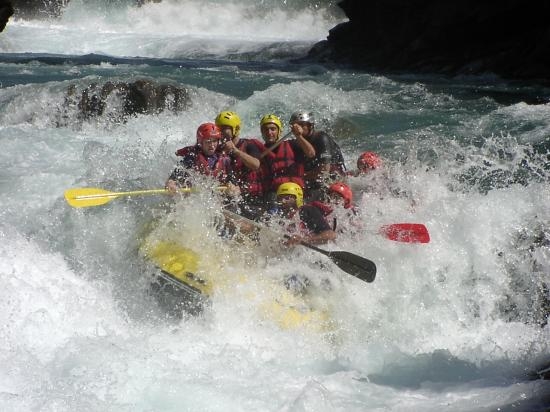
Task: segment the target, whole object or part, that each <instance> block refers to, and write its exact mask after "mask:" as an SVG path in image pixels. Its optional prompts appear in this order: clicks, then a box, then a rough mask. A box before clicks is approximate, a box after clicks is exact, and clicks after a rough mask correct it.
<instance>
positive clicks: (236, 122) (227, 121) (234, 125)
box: [215, 111, 241, 136]
mask: <svg viewBox="0 0 550 412" xmlns="http://www.w3.org/2000/svg"><path fill="white" fill-rule="evenodd" d="M215 122H216V126H218V127H219V128H222V127H223V126H229V127H231V131H232V132H233V136H238V135H239V131H240V130H241V119H240V118H239V116H238V115H237V113H235V112H228V111H226V112H221V113H220V114H219V115H217V116H216V120H215Z"/></svg>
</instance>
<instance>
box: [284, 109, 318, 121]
mask: <svg viewBox="0 0 550 412" xmlns="http://www.w3.org/2000/svg"><path fill="white" fill-rule="evenodd" d="M296 122H306V123H310V124H312V125H314V124H315V117H314V116H313V113H311V112H306V111H304V110H298V111H296V112H294V113H292V115H291V116H290V124H293V123H296Z"/></svg>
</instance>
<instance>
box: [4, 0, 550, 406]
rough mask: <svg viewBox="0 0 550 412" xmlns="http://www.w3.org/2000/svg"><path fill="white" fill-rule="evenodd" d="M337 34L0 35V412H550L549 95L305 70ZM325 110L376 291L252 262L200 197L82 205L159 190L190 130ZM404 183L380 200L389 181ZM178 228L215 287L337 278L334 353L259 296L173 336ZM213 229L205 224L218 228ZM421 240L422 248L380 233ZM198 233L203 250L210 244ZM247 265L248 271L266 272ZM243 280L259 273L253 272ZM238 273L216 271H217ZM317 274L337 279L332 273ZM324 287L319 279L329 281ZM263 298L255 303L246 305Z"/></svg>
mask: <svg viewBox="0 0 550 412" xmlns="http://www.w3.org/2000/svg"><path fill="white" fill-rule="evenodd" d="M342 21H345V16H343V14H342V13H341V11H339V10H338V8H337V7H336V6H335V5H334V4H333V3H332V2H314V3H311V2H300V1H275V0H266V1H261V2H253V1H245V0H240V1H238V0H229V1H225V2H220V1H213V0H208V1H196V0H188V1H175V0H172V1H166V0H165V1H162V2H161V3H149V4H147V5H144V6H143V7H136V6H134V5H133V2H125V1H98V2H85V1H83V0H82V1H78V0H72V1H71V2H70V4H69V6H67V8H66V9H65V10H64V12H63V14H62V16H61V17H59V18H43V19H37V20H21V19H19V20H18V19H12V20H11V21H10V22H9V23H8V26H7V28H6V30H5V31H4V32H3V33H1V34H0V142H1V146H0V147H1V148H2V150H1V151H0V194H1V196H0V238H1V240H2V241H1V242H0V282H1V284H2V288H1V290H0V320H1V322H0V325H1V326H0V328H1V333H0V348H1V349H0V360H1V363H2V365H3V367H2V369H1V371H0V409H1V410H3V411H23V410H37V411H75V410H81V411H117V412H118V411H182V410H189V411H249V410H256V411H389V410H391V411H441V410H446V411H487V410H515V411H516V410H520V411H536V410H540V411H543V410H546V409H547V408H549V407H550V388H549V385H548V381H546V380H542V379H539V375H537V373H536V372H537V371H538V370H540V369H541V368H544V367H545V366H546V367H548V364H549V363H550V355H549V341H550V339H549V338H550V327H549V326H548V324H547V320H548V315H549V311H550V292H549V289H548V288H549V284H550V207H549V201H550V185H549V184H548V183H549V177H550V160H549V155H548V152H549V149H550V137H549V136H550V104H549V103H547V102H548V101H549V99H550V90H548V89H547V88H545V87H543V86H539V85H536V84H525V83H517V82H511V81H504V80H502V79H499V78H497V77H493V76H484V77H471V78H470V77H460V78H442V77H437V76H422V77H419V76H414V75H412V74H410V75H406V74H402V75H399V76H396V75H393V76H390V75H382V74H373V73H361V72H355V71H349V70H336V69H334V70H329V69H326V68H324V67H322V66H320V65H316V64H304V63H295V62H293V59H295V58H298V57H301V56H303V55H304V54H305V53H306V52H307V50H308V49H309V48H310V47H311V46H312V45H313V44H314V43H315V42H317V41H319V40H322V39H324V38H325V37H326V35H327V33H328V30H329V29H330V28H331V27H333V26H334V25H336V24H338V23H339V22H342ZM141 79H145V80H148V81H151V82H153V83H154V84H171V85H175V86H177V87H180V88H183V89H186V90H187V92H188V99H189V102H188V103H189V104H188V105H186V107H185V109H184V110H179V111H172V110H164V111H161V112H156V113H152V114H138V115H131V116H124V115H122V114H121V110H122V106H121V102H120V101H117V100H116V99H111V100H109V101H108V104H107V106H106V107H105V110H104V111H103V113H102V114H101V115H98V116H91V117H87V116H82V113H81V112H80V111H79V107H78V106H77V105H68V104H67V96H68V90H71V89H72V90H77V91H78V92H82V91H83V90H84V89H86V88H87V87H89V86H90V85H91V84H99V85H103V84H105V83H107V82H113V83H116V82H134V81H137V80H141ZM298 108H307V109H310V110H312V111H313V112H314V113H315V114H316V116H317V119H318V124H317V127H318V128H319V129H324V130H327V131H329V132H330V133H331V134H332V135H334V136H335V138H336V140H337V141H338V142H339V144H340V146H341V147H342V151H343V153H344V156H345V159H346V165H347V167H348V169H350V170H352V169H354V168H355V161H356V159H357V157H358V155H359V154H360V153H361V152H362V151H365V150H373V151H376V152H378V153H379V154H380V155H381V156H382V158H383V160H384V167H383V170H380V171H376V172H374V173H372V174H370V175H367V176H361V177H355V178H351V180H350V184H351V185H352V187H353V188H354V189H355V191H354V195H355V203H356V205H357V207H358V209H359V210H360V212H361V226H362V230H361V231H360V233H359V234H357V235H356V236H355V237H353V238H351V237H346V236H340V237H339V238H338V240H337V242H336V243H335V244H334V245H330V246H327V248H330V249H335V250H346V251H350V252H352V253H356V254H359V255H361V256H364V257H367V258H368V259H371V260H372V261H374V262H375V263H376V265H377V267H378V274H377V278H376V280H375V281H374V282H373V283H365V282H361V281H360V280H358V279H356V278H353V277H351V276H349V275H347V274H346V273H344V272H342V271H340V270H339V269H338V268H336V267H334V266H330V265H328V266H327V265H321V266H319V261H322V260H323V258H322V256H320V255H319V254H318V253H315V252H313V251H310V250H307V249H304V248H302V249H299V248H298V249H296V250H295V251H293V252H291V253H289V252H285V253H281V254H280V256H278V257H272V256H271V257H267V256H263V255H262V254H261V253H260V252H259V251H254V250H250V251H247V252H249V253H247V254H246V256H247V257H246V258H243V259H242V260H243V261H246V264H242V265H241V263H240V260H239V259H237V260H235V259H234V256H236V255H238V253H241V252H238V251H235V250H233V249H232V248H233V246H228V245H226V244H224V242H223V241H222V240H221V239H220V238H218V237H217V236H216V235H215V229H214V228H212V227H211V226H209V225H208V224H207V222H211V221H212V219H211V218H212V217H214V216H215V215H216V213H217V212H216V210H217V208H216V201H215V200H213V199H212V197H211V195H209V192H208V191H204V192H200V193H197V194H196V196H195V195H193V196H188V197H185V198H181V199H169V198H166V197H164V196H147V197H131V198H126V199H117V200H114V201H112V202H110V203H109V204H108V205H105V206H98V207H93V208H85V209H74V208H71V207H70V206H69V205H67V203H66V202H65V199H64V197H63V193H64V191H65V190H66V189H69V188H75V187H77V188H78V187H88V186H90V187H99V188H104V189H106V190H112V191H129V190H141V189H150V188H162V187H163V185H164V181H165V180H166V178H167V176H168V175H169V174H170V172H171V170H172V168H173V167H174V165H175V164H176V161H177V159H176V157H175V156H174V152H175V150H177V149H178V148H180V147H182V146H185V145H189V144H192V142H193V141H194V135H195V130H196V128H197V126H198V125H199V124H200V123H202V122H205V121H212V120H213V119H214V117H215V115H216V114H217V113H218V112H219V111H221V110H234V111H236V112H237V113H238V114H239V115H240V117H241V119H242V121H243V131H242V135H243V136H244V137H259V119H260V118H261V117H262V116H263V115H264V114H266V113H271V112H273V113H276V114H278V115H280V116H281V117H282V118H283V119H285V120H288V118H289V116H290V114H291V113H292V112H293V111H294V110H296V109H298ZM388 182H389V185H388ZM168 210H170V211H171V213H172V216H175V217H174V218H173V222H175V224H178V225H181V226H180V229H182V230H181V236H182V238H186V239H187V241H188V240H189V239H190V238H192V239H195V238H196V245H197V247H198V248H200V249H202V251H203V253H204V254H205V255H207V256H210V257H212V258H214V257H217V258H219V259H221V261H222V262H224V264H225V267H223V268H221V269H223V272H224V273H226V274H235V276H239V275H242V274H243V273H244V274H246V276H248V277H250V278H251V279H252V280H251V282H250V285H251V286H249V287H250V288H252V292H253V293H255V294H269V291H266V290H262V289H261V287H260V286H259V284H258V285H257V286H254V285H255V282H254V280H253V279H254V276H263V277H265V276H267V277H270V278H271V279H283V277H284V276H286V275H288V274H289V273H300V274H305V275H307V276H308V277H310V278H311V279H312V282H314V283H316V282H317V283H318V282H321V281H322V280H323V279H324V278H329V279H330V281H331V284H332V293H324V294H323V295H322V296H321V295H320V296H318V298H321V297H322V299H324V300H325V301H326V302H328V304H329V305H330V307H331V308H332V315H331V316H332V317H333V318H334V322H335V325H336V333H335V335H336V338H334V337H332V338H330V339H329V338H327V336H326V334H324V333H320V332H316V331H310V330H305V329H291V330H287V329H284V328H280V327H278V326H277V325H276V324H274V323H273V322H270V321H269V320H266V319H263V318H262V317H261V316H259V315H258V312H257V311H256V310H255V308H254V305H253V304H251V303H250V301H249V300H247V299H246V296H247V294H248V293H250V292H251V290H250V289H248V290H240V289H238V288H237V289H236V290H234V291H233V292H232V293H228V294H219V295H216V296H214V298H213V301H212V305H211V307H210V308H208V310H207V311H206V312H205V313H204V314H203V315H201V316H198V317H184V318H183V319H174V318H170V317H168V316H167V315H166V313H165V312H164V311H163V310H162V309H161V308H160V307H159V306H158V305H157V304H156V302H155V300H154V299H153V298H152V297H151V295H150V293H149V280H150V276H151V273H152V272H153V271H154V268H152V267H151V265H150V263H148V262H147V261H146V259H144V258H143V256H142V255H141V254H140V253H139V247H140V245H141V242H142V240H143V233H144V231H145V230H146V229H145V228H147V227H148V225H149V223H150V222H151V221H152V220H153V219H156V218H163V216H165V215H166V214H167V211H168ZM205 222H206V223H205ZM399 222H416V223H423V224H425V225H426V227H427V228H428V230H429V232H430V236H431V241H430V242H429V243H426V244H412V243H403V242H393V241H391V240H388V239H386V238H385V237H384V236H381V235H380V234H378V230H379V228H380V227H382V226H383V225H386V224H391V223H399ZM199 233H200V236H199V235H198V234H199ZM251 256H252V257H251ZM250 262H252V264H251V263H250ZM222 266H223V265H222ZM320 267H321V268H323V269H320ZM327 267H328V269H327ZM254 288H256V289H254Z"/></svg>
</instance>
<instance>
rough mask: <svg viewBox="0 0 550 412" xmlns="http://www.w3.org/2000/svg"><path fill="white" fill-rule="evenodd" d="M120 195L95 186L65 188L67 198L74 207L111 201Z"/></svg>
mask: <svg viewBox="0 0 550 412" xmlns="http://www.w3.org/2000/svg"><path fill="white" fill-rule="evenodd" d="M117 196H118V195H117V194H116V193H113V192H109V191H108V190H103V189H97V188H95V187H84V188H81V189H68V190H65V200H66V201H67V203H68V204H69V205H71V206H72V207H90V206H99V205H104V204H105V203H109V202H110V201H111V200H113V199H114V198H116V197H117Z"/></svg>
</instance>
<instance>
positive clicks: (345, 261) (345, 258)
mask: <svg viewBox="0 0 550 412" xmlns="http://www.w3.org/2000/svg"><path fill="white" fill-rule="evenodd" d="M285 237H286V238H288V237H289V236H288V235H285ZM300 244H301V245H302V246H305V247H307V248H309V249H311V250H315V251H316V252H319V253H322V254H323V255H325V256H327V257H328V258H329V259H330V260H332V262H333V263H334V264H335V265H336V266H338V267H339V268H340V269H342V270H343V271H344V272H346V273H348V274H350V275H351V276H355V277H356V278H357V279H361V280H362V281H365V282H368V283H370V282H372V281H374V278H375V277H376V265H375V264H374V262H373V261H372V260H369V259H367V258H364V257H362V256H359V255H355V254H353V253H351V252H345V251H340V250H335V251H329V250H324V249H320V248H318V247H317V246H314V245H311V244H309V243H306V242H300Z"/></svg>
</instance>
